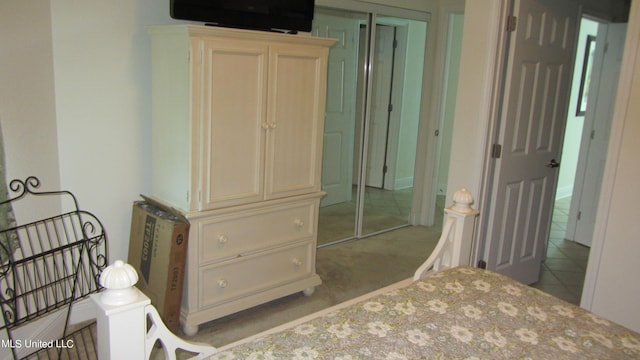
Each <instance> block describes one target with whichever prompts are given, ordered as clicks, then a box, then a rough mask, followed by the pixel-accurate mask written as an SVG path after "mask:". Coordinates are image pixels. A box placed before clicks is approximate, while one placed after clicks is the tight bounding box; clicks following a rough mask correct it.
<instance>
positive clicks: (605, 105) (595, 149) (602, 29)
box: [567, 24, 627, 246]
mask: <svg viewBox="0 0 640 360" xmlns="http://www.w3.org/2000/svg"><path fill="white" fill-rule="evenodd" d="M626 31H627V24H607V25H600V26H599V28H598V35H597V38H596V53H595V59H594V70H593V73H592V78H591V84H592V85H591V87H590V88H589V91H588V93H589V97H588V99H587V112H586V116H585V124H584V131H583V136H582V141H581V145H580V154H579V157H578V169H577V171H576V181H575V185H574V192H573V197H572V199H571V210H570V212H569V222H568V224H567V226H568V227H569V226H574V227H575V228H574V229H573V236H572V238H573V240H575V241H576V242H578V243H581V244H583V245H585V246H591V240H592V239H593V229H594V226H595V220H596V210H597V208H598V199H599V197H600V187H601V185H602V175H603V173H604V163H605V160H606V157H607V147H608V144H609V132H610V129H611V120H612V116H613V107H614V104H615V99H616V89H617V88H618V79H619V78H620V64H621V61H622V52H623V48H624V39H625V35H626ZM605 44H606V45H605ZM598 69H599V71H598ZM569 230H570V229H567V231H568V232H569Z"/></svg>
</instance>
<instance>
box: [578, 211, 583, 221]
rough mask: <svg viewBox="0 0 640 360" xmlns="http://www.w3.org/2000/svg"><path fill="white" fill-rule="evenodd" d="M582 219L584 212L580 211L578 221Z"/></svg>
mask: <svg viewBox="0 0 640 360" xmlns="http://www.w3.org/2000/svg"><path fill="white" fill-rule="evenodd" d="M581 218H582V211H578V221H580V219H581Z"/></svg>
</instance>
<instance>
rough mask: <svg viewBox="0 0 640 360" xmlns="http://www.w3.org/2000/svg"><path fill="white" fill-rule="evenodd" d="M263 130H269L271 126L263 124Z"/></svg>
mask: <svg viewBox="0 0 640 360" xmlns="http://www.w3.org/2000/svg"><path fill="white" fill-rule="evenodd" d="M262 128H263V129H265V130H267V129H269V124H267V123H266V122H263V123H262Z"/></svg>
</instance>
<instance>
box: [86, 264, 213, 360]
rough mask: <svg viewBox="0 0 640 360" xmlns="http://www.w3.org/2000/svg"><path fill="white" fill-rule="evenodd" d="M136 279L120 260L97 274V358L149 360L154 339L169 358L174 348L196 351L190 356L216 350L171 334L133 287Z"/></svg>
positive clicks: (211, 353)
mask: <svg viewBox="0 0 640 360" xmlns="http://www.w3.org/2000/svg"><path fill="white" fill-rule="evenodd" d="M137 282H138V274H137V272H136V271H135V269H134V268H133V267H132V266H131V265H129V264H127V263H124V262H123V261H120V260H118V261H116V262H114V263H113V264H112V265H110V266H108V267H107V268H106V269H105V270H104V271H103V272H102V274H101V275H100V285H102V286H103V287H104V288H105V290H104V291H103V292H101V293H99V294H94V295H92V296H91V299H92V300H93V301H94V302H95V303H96V305H97V308H98V314H97V323H98V326H97V328H98V358H99V359H101V360H102V359H149V356H150V355H151V351H152V349H153V346H154V345H155V343H156V341H160V342H161V343H162V345H163V348H164V355H165V359H169V360H174V359H176V350H177V349H184V350H186V351H188V352H191V353H196V354H198V355H196V356H195V357H193V359H205V358H207V357H209V356H210V355H213V354H214V353H215V352H216V349H215V348H214V347H212V346H208V345H205V344H195V343H190V342H186V341H184V340H182V339H180V338H179V337H177V336H175V335H174V334H173V333H171V331H169V329H167V327H166V326H165V325H164V323H163V322H162V320H161V319H160V315H159V314H158V312H157V310H156V309H155V307H154V306H153V305H151V300H149V298H148V297H147V296H146V295H144V294H143V293H142V292H141V291H140V290H138V289H137V288H136V287H135V286H134V285H135V284H136V283H137ZM147 321H148V322H147ZM148 324H150V325H151V326H150V327H148Z"/></svg>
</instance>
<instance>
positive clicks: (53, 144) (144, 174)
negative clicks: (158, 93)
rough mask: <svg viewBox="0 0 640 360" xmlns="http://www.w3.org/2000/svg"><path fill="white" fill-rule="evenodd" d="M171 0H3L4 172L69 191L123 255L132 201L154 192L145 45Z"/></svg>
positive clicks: (0, 95) (115, 253) (113, 251)
mask: <svg viewBox="0 0 640 360" xmlns="http://www.w3.org/2000/svg"><path fill="white" fill-rule="evenodd" d="M168 4H169V2H168V1H162V2H160V1H154V0H137V1H131V2H127V1H118V2H112V1H109V2H104V1H95V0H86V1H73V0H56V1H51V2H49V1H43V0H20V1H17V0H15V1H2V2H1V3H0V44H1V45H2V57H1V60H0V69H1V70H0V80H1V81H0V109H2V110H0V120H1V121H2V126H3V132H4V138H5V149H6V153H7V172H8V175H7V177H8V178H9V179H12V178H16V177H17V178H24V177H25V176H28V175H37V176H38V177H40V179H41V181H42V183H43V188H44V187H46V189H59V188H62V189H67V190H70V191H72V192H73V193H75V195H76V196H77V198H78V201H79V203H80V207H82V208H84V209H86V210H89V211H92V212H93V213H95V214H96V215H97V216H98V217H99V218H100V219H101V220H102V221H103V223H104V226H105V228H106V229H107V232H108V236H109V244H110V254H109V255H110V259H111V260H115V259H117V258H124V259H126V254H127V249H128V241H129V228H130V222H131V204H132V202H133V201H134V200H137V199H138V194H140V193H147V192H148V191H149V189H150V182H151V180H150V178H149V174H150V169H149V165H148V163H149V159H150V147H151V145H150V144H151V143H150V131H151V127H150V124H151V119H150V118H151V104H150V88H151V84H150V70H149V64H150V46H149V38H148V35H147V33H146V31H145V25H149V24H158V23H169V22H175V21H173V20H171V19H170V17H169V9H168V6H169V5H168Z"/></svg>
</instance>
